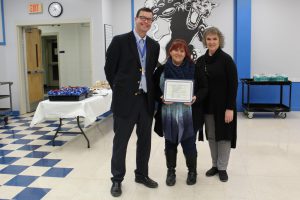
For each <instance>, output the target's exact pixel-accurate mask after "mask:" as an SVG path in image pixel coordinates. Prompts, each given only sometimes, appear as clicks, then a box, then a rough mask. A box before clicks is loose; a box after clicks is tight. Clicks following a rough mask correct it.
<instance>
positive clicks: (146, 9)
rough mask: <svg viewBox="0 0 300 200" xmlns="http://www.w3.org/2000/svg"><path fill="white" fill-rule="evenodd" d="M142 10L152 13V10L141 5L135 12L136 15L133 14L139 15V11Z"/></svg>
mask: <svg viewBox="0 0 300 200" xmlns="http://www.w3.org/2000/svg"><path fill="white" fill-rule="evenodd" d="M142 11H144V12H150V13H152V15H153V12H152V10H151V9H150V8H146V7H143V8H140V9H139V10H138V11H137V12H136V16H135V17H139V15H140V12H142Z"/></svg>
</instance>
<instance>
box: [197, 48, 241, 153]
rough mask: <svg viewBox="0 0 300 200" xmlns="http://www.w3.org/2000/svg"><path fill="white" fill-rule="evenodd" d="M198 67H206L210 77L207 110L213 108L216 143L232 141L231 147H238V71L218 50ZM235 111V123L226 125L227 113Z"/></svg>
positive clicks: (206, 101)
mask: <svg viewBox="0 0 300 200" xmlns="http://www.w3.org/2000/svg"><path fill="white" fill-rule="evenodd" d="M197 63H198V65H200V66H206V70H207V73H206V74H207V77H208V96H207V97H208V98H207V99H206V100H205V102H204V106H205V108H211V109H210V111H212V114H213V115H214V119H215V134H216V141H220V140H230V141H231V147H232V148H235V147H236V137H237V113H236V95H237V88H238V75H237V69H236V65H235V63H234V61H233V60H232V58H231V56H230V55H228V54H227V53H225V52H224V51H222V50H221V49H218V50H217V51H216V52H215V53H214V55H213V56H210V57H209V56H208V51H207V52H206V54H205V55H203V56H201V57H200V58H199V59H198V62H197ZM226 109H230V110H233V111H234V117H233V121H232V122H231V123H229V124H228V123H225V111H226Z"/></svg>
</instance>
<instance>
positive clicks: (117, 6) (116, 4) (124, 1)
mask: <svg viewBox="0 0 300 200" xmlns="http://www.w3.org/2000/svg"><path fill="white" fill-rule="evenodd" d="M112 8H113V11H112V16H111V17H112V25H113V35H114V36H115V35H119V34H123V33H126V32H129V31H131V0H113V1H112Z"/></svg>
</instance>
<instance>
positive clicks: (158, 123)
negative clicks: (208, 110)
mask: <svg viewBox="0 0 300 200" xmlns="http://www.w3.org/2000/svg"><path fill="white" fill-rule="evenodd" d="M164 68H165V65H162V66H159V67H158V68H157V69H156V71H155V73H154V83H155V91H156V97H155V98H156V101H157V103H158V106H157V112H156V113H155V115H154V119H155V125H154V131H155V132H156V133H157V134H158V135H159V136H161V137H162V136H163V125H162V116H161V107H162V104H163V102H162V101H161V98H160V97H161V96H162V95H163V93H162V91H161V89H160V77H161V74H162V73H163V71H164ZM207 84H208V81H207V77H206V76H205V73H204V68H203V67H200V66H199V65H196V67H195V78H194V95H195V96H196V101H195V102H194V103H193V105H192V113H193V126H194V127H193V128H194V132H195V134H196V133H197V132H198V131H199V137H198V140H203V131H202V128H203V124H204V115H203V100H204V99H205V97H206V95H207V91H208V86H207Z"/></svg>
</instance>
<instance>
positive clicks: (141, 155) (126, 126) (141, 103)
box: [111, 94, 153, 182]
mask: <svg viewBox="0 0 300 200" xmlns="http://www.w3.org/2000/svg"><path fill="white" fill-rule="evenodd" d="M136 98H137V99H136V100H137V101H136V105H135V106H134V109H133V110H132V112H131V114H130V116H129V117H128V118H121V117H118V116H114V132H115V136H114V140H113V155H112V160H111V173H112V174H113V177H112V178H111V179H112V181H116V182H122V181H123V179H124V176H125V172H126V165H125V159H126V152H127V145H128V141H129V139H130V136H131V133H132V130H133V128H134V125H135V124H136V134H137V138H138V140H137V149H136V170H135V174H136V176H148V161H149V157H150V150H151V126H152V119H153V117H152V116H151V115H150V114H149V112H148V109H147V108H148V106H147V94H139V95H136Z"/></svg>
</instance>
